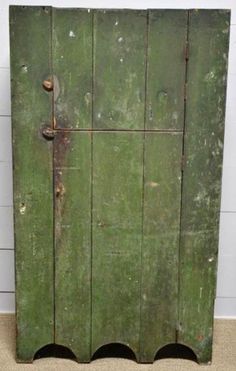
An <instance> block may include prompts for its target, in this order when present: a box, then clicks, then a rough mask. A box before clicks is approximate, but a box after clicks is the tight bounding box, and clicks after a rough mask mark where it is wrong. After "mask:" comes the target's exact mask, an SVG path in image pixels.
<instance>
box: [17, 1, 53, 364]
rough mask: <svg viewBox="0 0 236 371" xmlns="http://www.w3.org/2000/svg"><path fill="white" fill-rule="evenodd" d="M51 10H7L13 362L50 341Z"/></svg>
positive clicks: (30, 354) (51, 315) (51, 323)
mask: <svg viewBox="0 0 236 371" xmlns="http://www.w3.org/2000/svg"><path fill="white" fill-rule="evenodd" d="M50 12H51V11H50V8H46V7H45V8H42V7H10V27H11V28H10V30H11V79H12V126H13V160H14V165H13V166H14V213H15V249H16V250H15V254H16V316H17V345H16V347H17V350H16V353H17V359H18V361H31V360H32V358H33V356H34V353H35V352H36V351H37V350H38V349H39V348H41V347H42V346H44V345H45V344H48V343H52V342H53V341H54V320H53V308H54V298H53V195H52V192H51V190H52V143H51V142H48V141H46V140H45V139H44V138H43V137H42V134H41V130H42V127H43V126H44V125H49V126H50V125H51V121H52V118H51V110H52V108H51V107H52V105H51V96H50V94H49V93H48V92H46V91H44V89H43V88H42V82H43V80H44V79H45V78H46V77H47V76H46V74H47V73H49V72H50V49H51V45H50V28H51V20H50Z"/></svg>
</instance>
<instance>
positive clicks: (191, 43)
mask: <svg viewBox="0 0 236 371" xmlns="http://www.w3.org/2000/svg"><path fill="white" fill-rule="evenodd" d="M10 24H11V78H12V124H13V144H14V145H13V147H14V209H15V242H16V309H17V359H18V360H19V361H32V359H33V357H34V354H35V352H36V351H37V350H38V349H40V348H41V347H44V346H45V345H47V344H54V343H55V344H59V345H63V346H65V347H68V348H69V349H71V351H72V352H73V353H74V354H75V355H76V358H77V359H78V361H80V362H88V361H90V360H91V358H92V356H93V354H94V353H95V352H96V350H97V349H98V348H100V347H101V346H103V345H105V344H109V343H121V344H124V345H126V346H128V347H130V349H131V350H132V351H133V352H134V353H135V355H136V358H137V361H138V362H153V360H154V357H155V354H156V352H157V351H158V350H159V349H160V348H162V347H163V346H165V345H166V344H172V343H179V344H183V345H186V346H188V347H189V348H191V349H192V350H193V351H194V353H195V354H196V356H197V359H198V361H199V362H200V363H207V362H209V361H210V360H211V352H212V323H213V307H214V298H215V281H216V266H217V249H218V223H219V210H220V188H221V171H222V150H223V136H224V111H225V89H226V70H227V55H228V38H229V12H228V11H226V10H189V11H188V10H148V11H146V10H108V9H107V10H90V9H56V8H51V7H25V6H13V7H10Z"/></svg>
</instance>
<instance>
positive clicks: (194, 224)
mask: <svg viewBox="0 0 236 371" xmlns="http://www.w3.org/2000/svg"><path fill="white" fill-rule="evenodd" d="M228 38H229V12H228V11H220V10H193V11H191V12H190V23H189V48H190V49H189V63H188V84H187V101H186V132H185V157H186V166H185V169H184V174H183V195H182V222H181V245H180V273H181V274H180V298H179V300H180V303H179V336H178V341H179V342H180V343H183V344H186V345H188V346H190V347H192V349H193V350H194V351H195V353H196V354H197V356H198V359H199V362H202V363H206V362H209V361H210V360H211V351H212V348H211V344H212V324H213V306H214V298H215V280H216V261H217V250H218V233H219V230H218V223H219V211H220V188H221V170H222V151H223V136H224V111H225V108H224V107H225V89H226V69H227V54H228Z"/></svg>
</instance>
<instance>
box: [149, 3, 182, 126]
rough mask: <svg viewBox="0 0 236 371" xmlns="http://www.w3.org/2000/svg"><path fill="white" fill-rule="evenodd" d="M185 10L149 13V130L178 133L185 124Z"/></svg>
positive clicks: (152, 11) (153, 11)
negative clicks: (174, 130)
mask: <svg viewBox="0 0 236 371" xmlns="http://www.w3.org/2000/svg"><path fill="white" fill-rule="evenodd" d="M187 16H188V13H187V11H186V10H169V9H168V10H160V9H158V10H150V11H149V29H148V68H147V103H146V128H148V129H179V130H181V129H182V128H183V123H184V101H183V96H184V83H185V50H186V35H187Z"/></svg>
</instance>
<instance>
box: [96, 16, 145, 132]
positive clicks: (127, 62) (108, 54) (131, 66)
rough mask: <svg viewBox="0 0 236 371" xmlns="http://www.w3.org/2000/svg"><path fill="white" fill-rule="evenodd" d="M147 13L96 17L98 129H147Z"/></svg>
mask: <svg viewBox="0 0 236 371" xmlns="http://www.w3.org/2000/svg"><path fill="white" fill-rule="evenodd" d="M146 23H147V19H146V11H141V10H139V11H135V10H132V11H131V10H96V12H95V13H94V122H93V126H94V128H100V129H101V128H102V129H105V128H111V129H143V124H144V120H143V117H144V89H145V88H144V86H145V50H146V46H145V43H146Z"/></svg>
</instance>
